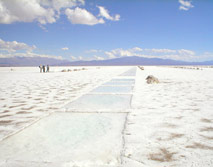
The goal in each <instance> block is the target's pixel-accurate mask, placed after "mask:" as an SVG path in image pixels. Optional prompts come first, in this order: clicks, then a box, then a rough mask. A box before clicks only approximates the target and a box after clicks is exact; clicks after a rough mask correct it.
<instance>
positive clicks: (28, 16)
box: [0, 0, 84, 24]
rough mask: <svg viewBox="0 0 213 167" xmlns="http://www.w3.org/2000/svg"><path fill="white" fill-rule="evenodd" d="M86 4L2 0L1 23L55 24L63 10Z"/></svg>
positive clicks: (62, 0)
mask: <svg viewBox="0 0 213 167" xmlns="http://www.w3.org/2000/svg"><path fill="white" fill-rule="evenodd" d="M79 4H84V0H60V1H59V0H0V23H1V24H11V23H14V22H33V21H37V22H39V23H40V24H47V23H54V22H56V20H57V19H58V18H59V17H60V11H61V10H62V9H63V8H67V7H73V6H77V5H79Z"/></svg>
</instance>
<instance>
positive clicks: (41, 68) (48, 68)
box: [39, 65, 50, 73]
mask: <svg viewBox="0 0 213 167" xmlns="http://www.w3.org/2000/svg"><path fill="white" fill-rule="evenodd" d="M39 68H40V73H41V72H42V71H43V72H49V71H50V67H49V65H47V69H46V67H45V65H40V66H39ZM45 69H46V70H45Z"/></svg>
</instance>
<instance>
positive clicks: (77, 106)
mask: <svg viewBox="0 0 213 167" xmlns="http://www.w3.org/2000/svg"><path fill="white" fill-rule="evenodd" d="M131 96H132V95H130V94H125V95H110V94H105V95H99V94H86V95H83V96H82V97H80V98H79V99H77V100H76V101H73V102H71V103H69V104H67V105H66V106H65V108H66V111H74V110H78V111H82V110H87V111H98V110H110V111H111V112H115V111H116V110H122V111H124V110H125V109H129V108H130V102H131Z"/></svg>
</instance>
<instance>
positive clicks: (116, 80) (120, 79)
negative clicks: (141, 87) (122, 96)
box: [110, 78, 135, 83]
mask: <svg viewBox="0 0 213 167" xmlns="http://www.w3.org/2000/svg"><path fill="white" fill-rule="evenodd" d="M110 82H124V83H126V82H132V83H135V79H131V78H116V79H112V80H111V81H110Z"/></svg>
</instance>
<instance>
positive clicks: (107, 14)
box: [97, 6, 120, 21]
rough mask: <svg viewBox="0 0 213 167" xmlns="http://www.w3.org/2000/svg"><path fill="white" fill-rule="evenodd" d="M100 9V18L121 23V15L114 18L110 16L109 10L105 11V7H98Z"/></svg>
mask: <svg viewBox="0 0 213 167" xmlns="http://www.w3.org/2000/svg"><path fill="white" fill-rule="evenodd" d="M97 7H98V8H99V11H100V13H99V16H101V17H104V18H106V19H108V20H112V21H119V20H120V15H119V14H116V15H115V16H114V17H113V16H110V14H109V11H108V10H107V9H105V8H104V7H103V6H97Z"/></svg>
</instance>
